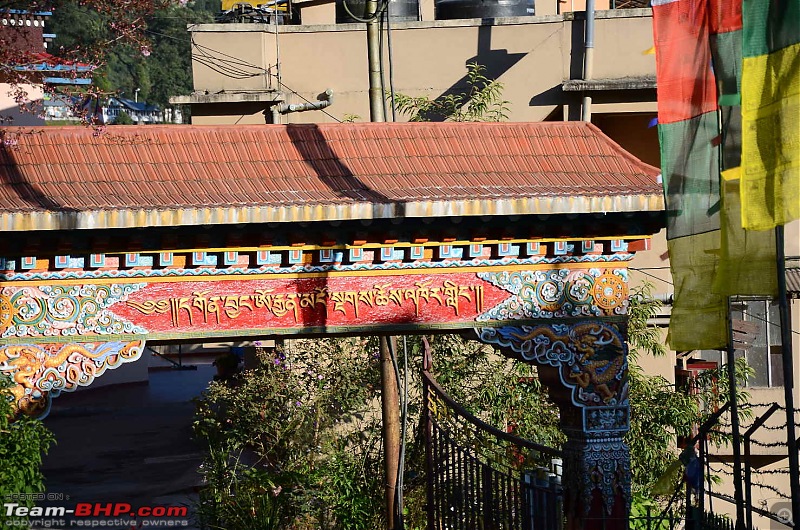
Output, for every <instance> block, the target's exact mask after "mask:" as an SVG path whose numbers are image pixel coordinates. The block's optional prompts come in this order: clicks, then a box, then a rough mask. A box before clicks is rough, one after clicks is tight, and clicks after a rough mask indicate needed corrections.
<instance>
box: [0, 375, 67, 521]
mask: <svg viewBox="0 0 800 530" xmlns="http://www.w3.org/2000/svg"><path fill="white" fill-rule="evenodd" d="M11 386H12V383H11V381H9V380H8V379H7V378H6V377H5V376H0V499H4V498H7V496H8V495H11V494H12V493H29V494H30V493H43V492H44V483H43V480H44V477H43V476H42V473H41V471H40V469H39V468H40V467H41V465H42V457H43V456H44V455H45V454H47V451H48V450H49V448H50V445H51V444H52V443H53V442H54V438H53V434H52V433H51V432H50V431H49V430H47V428H46V427H45V426H44V425H43V424H42V422H41V421H39V420H37V419H33V418H29V417H27V416H24V415H20V416H19V417H15V415H14V408H13V399H14V396H13V395H12V394H11V392H10V388H11ZM18 502H19V503H20V504H21V505H25V506H28V507H32V506H33V502H32V501H30V500H27V501H26V500H21V501H18ZM15 520H16V518H14V517H10V516H7V515H6V514H5V511H3V512H1V513H0V525H11V524H14V521H15Z"/></svg>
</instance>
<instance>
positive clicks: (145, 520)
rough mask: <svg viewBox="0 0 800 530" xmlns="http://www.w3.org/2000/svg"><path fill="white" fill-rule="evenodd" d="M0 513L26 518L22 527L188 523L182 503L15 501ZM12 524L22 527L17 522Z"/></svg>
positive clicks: (186, 512)
mask: <svg viewBox="0 0 800 530" xmlns="http://www.w3.org/2000/svg"><path fill="white" fill-rule="evenodd" d="M3 512H4V514H5V516H6V517H8V518H13V519H12V521H13V520H14V519H16V520H20V519H22V518H27V522H26V524H24V526H34V525H38V526H43V527H45V528H57V527H58V526H54V525H61V527H93V528H98V527H117V528H126V527H127V528H131V527H132V528H141V527H145V526H161V527H163V526H167V527H176V526H178V527H179V526H188V525H189V522H188V520H187V519H186V517H187V515H188V508H187V507H186V506H139V507H137V508H134V507H133V506H131V505H130V504H128V503H125V502H114V503H102V502H94V503H90V502H79V503H78V504H76V505H75V508H66V507H64V506H34V507H27V506H24V505H22V504H20V503H17V502H6V503H4V504H3ZM59 518H64V519H59ZM67 518H68V519H67ZM9 522H11V521H9ZM7 524H8V523H7ZM12 525H13V526H22V525H20V524H12Z"/></svg>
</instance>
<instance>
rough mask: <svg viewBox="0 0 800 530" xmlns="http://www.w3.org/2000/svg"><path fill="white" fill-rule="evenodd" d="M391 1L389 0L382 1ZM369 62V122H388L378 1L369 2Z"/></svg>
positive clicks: (367, 8) (367, 13) (367, 6)
mask: <svg viewBox="0 0 800 530" xmlns="http://www.w3.org/2000/svg"><path fill="white" fill-rule="evenodd" d="M381 1H387V2H388V1H389V0H381ZM366 11H367V12H366V18H367V62H368V64H369V121H380V122H383V121H386V115H385V114H384V113H383V92H381V69H380V61H381V56H380V39H381V34H380V28H379V26H378V19H379V15H378V0H367V3H366Z"/></svg>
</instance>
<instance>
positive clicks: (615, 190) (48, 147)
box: [0, 122, 663, 230]
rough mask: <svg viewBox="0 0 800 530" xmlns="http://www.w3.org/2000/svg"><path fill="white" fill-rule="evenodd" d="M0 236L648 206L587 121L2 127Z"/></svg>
mask: <svg viewBox="0 0 800 530" xmlns="http://www.w3.org/2000/svg"><path fill="white" fill-rule="evenodd" d="M1 138H2V143H0V230H47V229H59V228H67V227H68V228H122V227H138V226H170V225H187V224H217V223H241V222H270V221H273V222H289V221H298V220H303V221H313V220H321V221H324V220H345V219H365V218H381V217H383V218H387V217H388V218H391V217H425V216H447V215H512V214H515V215H519V214H528V213H530V214H536V213H539V214H554V213H592V212H614V211H658V210H661V209H663V199H662V197H661V194H662V192H661V187H660V185H659V184H658V183H657V179H656V177H657V175H658V174H659V170H658V169H657V168H654V167H652V166H649V165H647V164H645V163H643V162H641V161H639V160H637V159H636V158H634V157H633V156H632V155H630V154H629V153H627V152H625V151H624V150H623V149H622V148H621V147H619V146H618V145H617V144H616V143H614V142H613V141H612V140H610V139H609V138H608V137H606V136H605V135H604V134H603V133H602V132H601V131H600V130H599V129H597V128H596V127H594V126H593V125H591V124H587V123H583V122H543V123H363V124H331V125H327V124H320V125H255V126H252V125H248V126H231V125H226V126H113V127H109V128H107V129H105V130H104V131H102V132H101V133H100V134H98V133H97V132H96V131H94V130H92V129H91V128H88V127H45V128H38V129H29V130H25V129H20V128H13V129H12V128H9V129H6V130H5V131H4V135H3V136H2V137H1Z"/></svg>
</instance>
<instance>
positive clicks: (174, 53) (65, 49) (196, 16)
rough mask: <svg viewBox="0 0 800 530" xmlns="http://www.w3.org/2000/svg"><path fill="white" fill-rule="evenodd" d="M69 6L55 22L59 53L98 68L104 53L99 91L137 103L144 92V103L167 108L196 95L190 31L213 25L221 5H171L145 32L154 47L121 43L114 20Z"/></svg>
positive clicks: (209, 1) (201, 1) (206, 1)
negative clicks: (100, 51)
mask: <svg viewBox="0 0 800 530" xmlns="http://www.w3.org/2000/svg"><path fill="white" fill-rule="evenodd" d="M82 4H83V2H78V1H71V2H64V3H63V5H60V6H59V8H58V9H57V10H55V11H54V12H53V17H52V18H51V20H50V25H51V28H52V31H53V32H54V33H55V34H56V35H57V37H56V41H55V49H56V53H60V54H62V55H63V54H69V55H70V56H71V57H73V58H77V59H79V60H84V61H89V62H91V63H92V64H96V65H97V54H96V53H94V50H96V49H97V48H102V49H103V59H104V63H103V64H99V65H97V66H99V67H100V68H98V69H97V70H95V72H94V73H93V76H92V77H93V80H94V85H95V87H96V88H97V89H98V90H100V91H101V92H105V93H116V94H120V95H122V96H124V97H128V98H131V99H133V95H134V93H135V91H136V89H137V88H138V89H140V92H139V97H140V100H141V101H147V102H148V103H150V104H156V105H160V106H162V107H163V106H165V105H168V104H169V98H170V96H177V95H181V94H188V93H190V92H191V91H192V70H191V55H192V54H191V36H190V34H189V32H188V31H187V29H186V28H187V26H188V25H191V24H200V23H205V22H212V21H213V17H214V14H216V13H217V12H219V10H220V2H219V0H198V1H195V2H190V3H189V4H187V5H186V6H181V5H179V4H168V5H166V7H163V8H162V9H160V10H158V11H156V12H155V13H154V14H152V15H151V16H149V17H147V20H146V21H145V24H146V25H142V24H141V23H140V26H141V31H143V33H144V35H143V36H144V37H146V38H147V39H149V42H144V43H142V42H130V41H128V40H118V39H117V38H116V37H115V36H114V32H113V29H112V25H111V23H112V20H111V19H110V15H109V14H105V13H99V12H97V11H94V10H92V9H90V8H89V7H86V6H84V5H82Z"/></svg>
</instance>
